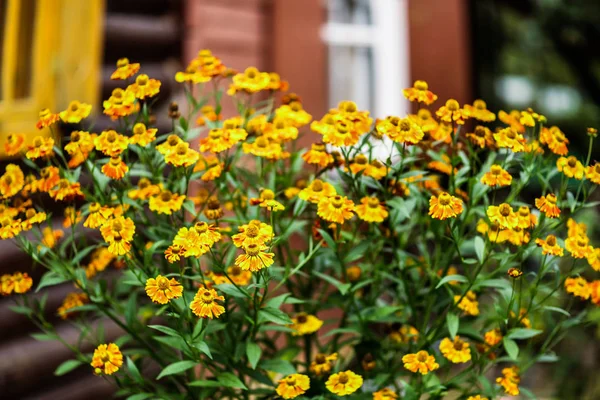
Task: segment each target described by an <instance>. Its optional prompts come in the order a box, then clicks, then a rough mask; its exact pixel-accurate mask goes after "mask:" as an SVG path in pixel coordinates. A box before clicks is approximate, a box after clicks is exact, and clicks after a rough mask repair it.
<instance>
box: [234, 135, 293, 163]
mask: <svg viewBox="0 0 600 400" xmlns="http://www.w3.org/2000/svg"><path fill="white" fill-rule="evenodd" d="M242 149H243V150H244V153H246V154H253V155H255V156H257V157H262V158H266V159H267V160H270V161H275V160H281V159H284V158H288V157H289V156H290V153H288V152H285V151H283V148H282V147H281V144H279V143H276V142H274V141H270V140H269V139H268V138H267V137H266V136H259V137H257V138H256V140H255V141H254V142H252V143H243V144H242Z"/></svg>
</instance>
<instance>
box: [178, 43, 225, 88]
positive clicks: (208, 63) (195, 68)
mask: <svg viewBox="0 0 600 400" xmlns="http://www.w3.org/2000/svg"><path fill="white" fill-rule="evenodd" d="M226 71H227V67H226V66H225V65H223V63H222V62H221V60H220V59H219V58H217V57H215V56H213V55H212V53H211V51H210V50H206V49H205V50H200V51H199V52H198V57H196V58H195V59H193V60H192V61H191V62H190V63H189V65H188V66H187V68H186V69H185V71H184V72H177V73H176V74H175V80H176V81H177V82H192V83H202V82H208V81H210V80H211V79H212V78H213V77H215V76H217V75H225V73H226Z"/></svg>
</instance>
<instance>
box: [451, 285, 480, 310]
mask: <svg viewBox="0 0 600 400" xmlns="http://www.w3.org/2000/svg"><path fill="white" fill-rule="evenodd" d="M461 297H462V296H461V295H455V296H454V303H457V302H458V300H460V298H461ZM458 308H460V309H461V310H463V311H464V312H465V313H466V314H467V315H472V316H477V315H479V302H478V301H477V295H475V292H473V291H471V290H469V291H468V292H467V294H466V295H465V296H464V297H462V300H460V303H458Z"/></svg>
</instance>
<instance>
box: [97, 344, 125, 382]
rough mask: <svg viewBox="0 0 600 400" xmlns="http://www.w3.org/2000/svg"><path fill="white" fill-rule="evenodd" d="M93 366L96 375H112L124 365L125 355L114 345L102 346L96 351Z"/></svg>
mask: <svg viewBox="0 0 600 400" xmlns="http://www.w3.org/2000/svg"><path fill="white" fill-rule="evenodd" d="M91 365H92V367H94V372H95V373H96V374H102V373H104V374H106V375H112V374H114V373H115V372H117V371H118V370H119V368H120V367H121V365H123V354H121V351H120V350H119V346H117V345H116V344H114V343H109V344H101V345H99V346H98V347H97V348H96V350H94V355H93V357H92V363H91Z"/></svg>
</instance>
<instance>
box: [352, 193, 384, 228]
mask: <svg viewBox="0 0 600 400" xmlns="http://www.w3.org/2000/svg"><path fill="white" fill-rule="evenodd" d="M360 203H361V204H360V205H358V206H356V207H355V208H354V211H355V212H356V215H358V218H360V219H362V220H363V221H366V222H383V220H384V219H386V218H387V217H388V211H387V209H386V207H385V205H383V204H382V203H381V202H380V201H379V199H377V198H376V197H370V196H365V197H363V198H362V199H360Z"/></svg>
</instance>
